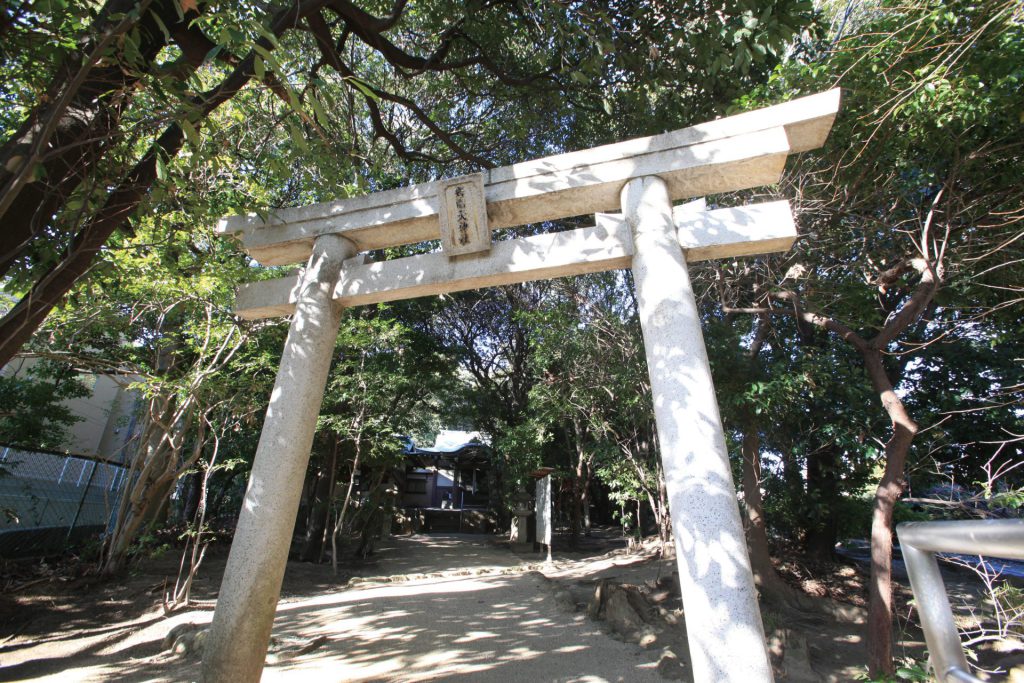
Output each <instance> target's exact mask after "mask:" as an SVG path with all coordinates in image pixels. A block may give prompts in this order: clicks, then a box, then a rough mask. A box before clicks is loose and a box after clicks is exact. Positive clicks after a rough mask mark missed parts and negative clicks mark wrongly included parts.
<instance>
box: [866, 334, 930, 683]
mask: <svg viewBox="0 0 1024 683" xmlns="http://www.w3.org/2000/svg"><path fill="white" fill-rule="evenodd" d="M863 356H864V362H865V367H866V369H867V372H868V375H869V377H870V378H871V382H872V384H874V386H875V389H876V390H877V391H878V393H879V395H880V397H881V399H882V405H883V406H884V407H885V411H886V413H888V415H889V418H890V419H891V420H892V429H893V433H892V436H891V437H890V438H889V441H888V442H887V443H886V444H885V471H884V472H883V473H882V480H881V481H880V482H879V484H878V488H877V489H876V490H875V505H874V510H873V512H872V515H871V583H870V585H869V588H868V638H867V646H868V674H869V675H870V676H871V677H873V678H879V677H881V676H891V675H893V673H894V670H895V667H894V666H893V658H892V648H893V629H892V622H893V612H892V534H893V526H892V517H893V511H894V510H895V508H896V501H898V500H899V497H900V493H901V492H902V491H903V483H904V482H903V471H904V468H905V466H906V462H907V454H908V453H909V451H910V444H911V443H912V442H913V440H914V436H915V435H916V434H917V430H918V427H917V424H916V423H915V422H914V421H913V420H912V419H911V418H910V415H909V414H908V413H907V410H906V407H905V406H904V405H903V402H902V401H900V399H899V397H898V396H897V395H896V392H895V390H894V389H893V386H892V383H891V382H890V381H889V377H888V375H887V374H886V372H885V366H884V365H883V363H882V354H881V352H880V351H879V350H877V349H871V350H870V351H868V352H865V353H863Z"/></svg>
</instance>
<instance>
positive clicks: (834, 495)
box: [804, 444, 840, 562]
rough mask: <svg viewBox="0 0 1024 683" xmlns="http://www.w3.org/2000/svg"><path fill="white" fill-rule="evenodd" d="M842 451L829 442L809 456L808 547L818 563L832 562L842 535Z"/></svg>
mask: <svg viewBox="0 0 1024 683" xmlns="http://www.w3.org/2000/svg"><path fill="white" fill-rule="evenodd" d="M839 468H840V461H839V454H838V453H837V452H836V447H835V444H829V445H828V446H826V447H824V448H822V449H821V450H820V451H818V452H816V453H812V454H810V455H808V456H807V496H806V498H805V500H806V501H807V504H808V509H807V510H805V513H804V523H805V525H806V536H805V537H804V550H805V551H806V552H807V554H808V556H809V557H811V558H813V559H814V560H816V561H818V562H830V561H831V560H832V559H833V557H834V554H835V547H836V541H837V540H838V536H839V511H838V510H837V509H836V506H835V504H834V503H835V501H836V499H838V497H839Z"/></svg>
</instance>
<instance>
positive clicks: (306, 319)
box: [203, 235, 355, 682]
mask: <svg viewBox="0 0 1024 683" xmlns="http://www.w3.org/2000/svg"><path fill="white" fill-rule="evenodd" d="M354 251H355V250H354V247H353V245H352V244H351V243H350V242H349V241H348V240H346V239H345V238H344V237H340V236H337V235H327V236H325V237H322V238H320V239H319V240H317V245H316V250H315V251H314V253H313V256H311V257H310V263H309V264H308V266H307V267H306V270H305V274H304V276H303V283H302V292H301V294H300V295H299V302H298V304H297V306H296V311H295V317H294V318H293V319H292V323H291V328H290V329H289V331H288V338H287V340H286V341H285V347H284V352H283V353H282V357H281V367H280V368H279V369H278V373H277V380H276V382H275V384H274V390H273V393H272V394H271V396H270V405H269V407H268V408H267V416H266V419H265V420H264V423H263V432H262V434H261V435H260V441H259V444H258V446H257V448H256V455H255V458H254V461H253V467H252V474H251V475H250V477H249V485H248V487H247V489H246V493H245V499H244V502H243V504H242V510H241V513H240V514H239V517H238V525H237V527H236V529H235V538H234V541H233V542H232V544H231V552H230V554H229V555H228V562H227V567H226V568H225V570H224V579H223V582H222V583H221V588H220V594H219V596H218V599H217V608H216V610H215V612H214V615H213V623H212V624H211V632H210V636H209V638H208V642H207V647H206V653H205V656H204V660H203V677H204V679H205V680H208V681H228V680H230V681H238V682H248V681H258V680H259V678H260V674H261V672H262V670H263V664H264V656H265V653H266V649H267V643H268V640H269V638H270V629H271V626H272V624H273V620H274V612H275V610H276V608H277V598H278V596H279V595H280V592H281V580H282V578H283V577H284V568H285V563H286V562H287V559H288V548H289V545H290V543H291V539H292V532H293V530H294V528H295V511H296V509H297V508H298V505H299V498H300V496H301V493H302V482H303V479H304V476H305V473H306V465H307V463H308V462H309V452H310V448H311V447H312V445H313V433H314V431H315V430H316V421H317V414H318V413H319V412H320V404H321V402H322V401H323V392H324V387H325V385H326V383H327V373H328V370H329V369H330V364H331V354H332V352H333V351H334V341H335V337H336V336H337V334H338V326H339V324H340V322H341V308H340V307H339V306H338V305H337V304H336V303H335V302H334V301H333V300H332V299H331V292H332V290H333V289H334V282H335V279H336V278H337V276H338V273H339V272H340V270H341V264H342V263H343V262H344V260H345V259H346V258H350V257H351V256H353V255H354Z"/></svg>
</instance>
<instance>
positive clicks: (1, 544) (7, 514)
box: [0, 446, 127, 558]
mask: <svg viewBox="0 0 1024 683" xmlns="http://www.w3.org/2000/svg"><path fill="white" fill-rule="evenodd" d="M126 475H127V468H126V467H124V466H123V465H119V464H115V463H109V462H104V461H102V460H96V459H88V458H82V457H76V456H64V455H53V454H51V453H31V452H25V451H19V450H16V449H13V448H5V447H2V446H0V557H2V558H14V557H32V556H40V555H48V554H54V553H60V552H62V551H63V550H64V549H65V548H67V547H68V546H69V545H71V544H76V543H80V542H83V541H88V540H90V539H94V538H98V537H99V536H100V535H101V534H102V533H103V532H104V531H105V530H106V529H107V526H108V525H109V523H110V518H111V515H112V513H113V512H114V510H115V509H116V505H117V501H118V498H119V496H120V494H121V491H123V490H124V480H125V477H126Z"/></svg>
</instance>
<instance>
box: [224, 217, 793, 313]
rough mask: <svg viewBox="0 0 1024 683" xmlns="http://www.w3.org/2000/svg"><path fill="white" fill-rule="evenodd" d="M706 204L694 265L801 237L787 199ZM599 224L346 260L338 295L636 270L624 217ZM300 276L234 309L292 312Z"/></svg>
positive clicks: (249, 295)
mask: <svg viewBox="0 0 1024 683" xmlns="http://www.w3.org/2000/svg"><path fill="white" fill-rule="evenodd" d="M694 205H699V208H703V201H700V202H691V203H690V204H687V205H684V206H681V207H676V209H675V210H674V211H673V217H674V220H675V223H676V226H677V233H678V235H679V242H680V245H681V246H682V248H683V250H684V252H685V253H686V255H687V258H688V259H689V260H690V261H699V260H705V259H711V258H725V257H728V256H746V255H750V254H755V253H756V254H765V253H769V252H774V251H785V250H787V249H789V247H790V246H791V245H792V244H793V240H795V239H796V235H797V233H796V226H795V225H794V224H793V217H792V211H791V209H790V206H789V202H787V201H779V202H768V203H765V204H752V205H750V206H742V207H735V208H728V209H717V210H714V211H701V210H697V209H698V207H695V206H694ZM595 219H596V223H597V224H596V225H595V226H594V227H592V228H579V229H577V230H570V231H566V232H558V233H550V234H544V235H533V236H531V237H523V238H519V239H514V240H506V241H502V242H495V243H494V244H493V245H491V250H490V252H489V253H488V254H481V255H468V256H461V257H459V258H457V259H450V258H448V255H447V254H445V253H434V254H417V255H415V256H407V257H405V258H400V259H394V260H390V261H380V262H376V263H364V262H363V260H362V257H357V258H356V259H353V260H350V261H348V262H346V263H345V266H344V268H343V270H344V274H343V276H342V277H341V279H340V280H339V282H338V285H337V287H336V289H335V292H334V297H335V298H336V299H337V301H338V302H339V303H340V304H341V305H343V306H346V307H349V306H361V305H366V304H375V303H384V302H388V301H395V300H398V299H408V298H412V297H418V296H431V295H436V294H447V293H451V292H458V291H463V290H467V289H477V288H480V287H493V286H497V285H509V284H515V283H519V282H527V281H530V280H539V279H543V278H552V277H564V276H567V275H581V274H583V273H596V272H601V271H604V270H612V269H616V268H629V267H630V264H631V263H632V260H633V238H632V236H631V235H630V231H629V226H628V225H626V222H625V220H624V219H623V217H622V215H621V214H597V215H596V216H595ZM298 277H299V275H298V274H297V273H295V274H292V275H288V276H286V277H283V278H278V279H275V280H263V281H260V282H253V283H250V284H247V285H243V286H242V287H241V288H239V291H238V299H237V302H236V305H235V312H236V313H237V314H238V315H239V316H240V317H242V318H247V319H259V318H268V317H276V316H284V315H289V314H290V313H291V311H292V309H293V308H294V303H295V297H296V296H297V295H298V290H297V285H296V283H297V281H298Z"/></svg>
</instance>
